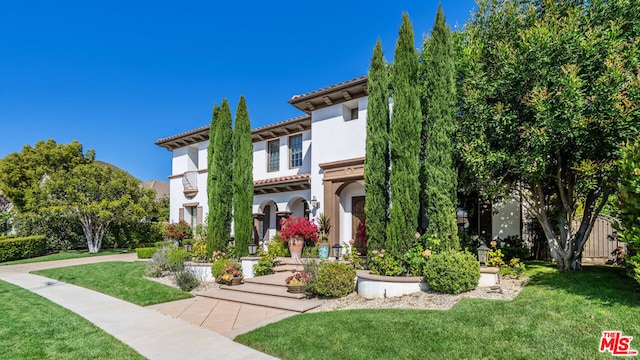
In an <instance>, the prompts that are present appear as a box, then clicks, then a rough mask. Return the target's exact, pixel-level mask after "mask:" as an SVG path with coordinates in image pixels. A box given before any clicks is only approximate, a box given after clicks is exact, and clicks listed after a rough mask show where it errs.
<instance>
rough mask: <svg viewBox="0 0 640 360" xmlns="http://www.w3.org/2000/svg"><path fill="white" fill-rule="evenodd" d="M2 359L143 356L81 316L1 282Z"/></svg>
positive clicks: (0, 341)
mask: <svg viewBox="0 0 640 360" xmlns="http://www.w3.org/2000/svg"><path fill="white" fill-rule="evenodd" d="M0 314H2V316H0V358H1V359H144V357H142V356H140V355H139V354H138V353H136V352H135V351H134V350H133V349H131V348H129V347H128V346H126V345H125V344H123V343H121V342H120V341H118V340H116V339H115V338H114V337H112V336H111V335H109V334H107V333H105V332H104V331H102V330H100V329H99V328H98V327H97V326H95V325H93V324H91V323H90V322H89V321H87V320H85V319H83V318H82V317H80V316H79V315H76V314H74V313H73V312H71V311H69V310H67V309H65V308H63V307H61V306H58V305H56V304H54V303H52V302H50V301H49V300H47V299H45V298H43V297H40V296H38V295H36V294H33V293H31V292H29V291H27V290H25V289H22V288H20V287H18V286H15V285H12V284H9V283H6V282H4V281H0Z"/></svg>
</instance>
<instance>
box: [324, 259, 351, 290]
mask: <svg viewBox="0 0 640 360" xmlns="http://www.w3.org/2000/svg"><path fill="white" fill-rule="evenodd" d="M355 279H356V269H354V268H353V266H350V265H347V264H344V263H340V262H337V261H324V262H323V263H322V264H321V265H320V267H319V268H318V272H317V273H316V277H315V279H314V280H315V291H316V292H317V293H318V295H322V296H328V297H343V296H347V295H349V294H351V293H352V292H353V290H355V287H356V283H355Z"/></svg>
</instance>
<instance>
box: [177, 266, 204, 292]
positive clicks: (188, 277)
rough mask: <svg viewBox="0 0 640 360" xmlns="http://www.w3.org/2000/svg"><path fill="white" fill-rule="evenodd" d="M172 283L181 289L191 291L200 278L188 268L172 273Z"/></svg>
mask: <svg viewBox="0 0 640 360" xmlns="http://www.w3.org/2000/svg"><path fill="white" fill-rule="evenodd" d="M173 283H174V284H175V285H176V286H177V287H179V288H180V290H182V291H191V290H193V289H195V288H196V287H198V285H200V279H198V277H197V276H196V275H195V274H194V273H193V272H191V271H189V270H184V269H183V270H179V271H177V272H176V273H175V274H174V277H173Z"/></svg>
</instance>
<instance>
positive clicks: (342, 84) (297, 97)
mask: <svg viewBox="0 0 640 360" xmlns="http://www.w3.org/2000/svg"><path fill="white" fill-rule="evenodd" d="M363 80H367V76H365V75H363V76H360V77H357V78H353V79H351V80H346V81H343V82H339V83H337V84H334V85H329V86H327V87H324V88H322V89H318V90H314V91H312V92H308V93H306V94H302V95H294V96H292V97H291V100H289V103H294V102H298V101H301V100H303V99H305V98H308V97H313V96H317V95H319V94H321V93H326V92H331V91H334V90H336V89H338V88H341V87H347V86H350V85H352V84H353V83H356V82H361V81H363Z"/></svg>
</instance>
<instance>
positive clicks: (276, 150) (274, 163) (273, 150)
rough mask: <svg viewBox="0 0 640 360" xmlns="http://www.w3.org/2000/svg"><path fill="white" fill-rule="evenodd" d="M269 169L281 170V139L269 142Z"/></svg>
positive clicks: (270, 170)
mask: <svg viewBox="0 0 640 360" xmlns="http://www.w3.org/2000/svg"><path fill="white" fill-rule="evenodd" d="M267 156H268V159H267V171H269V172H272V171H278V170H280V140H279V139H278V140H272V141H269V142H268V143H267Z"/></svg>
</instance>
